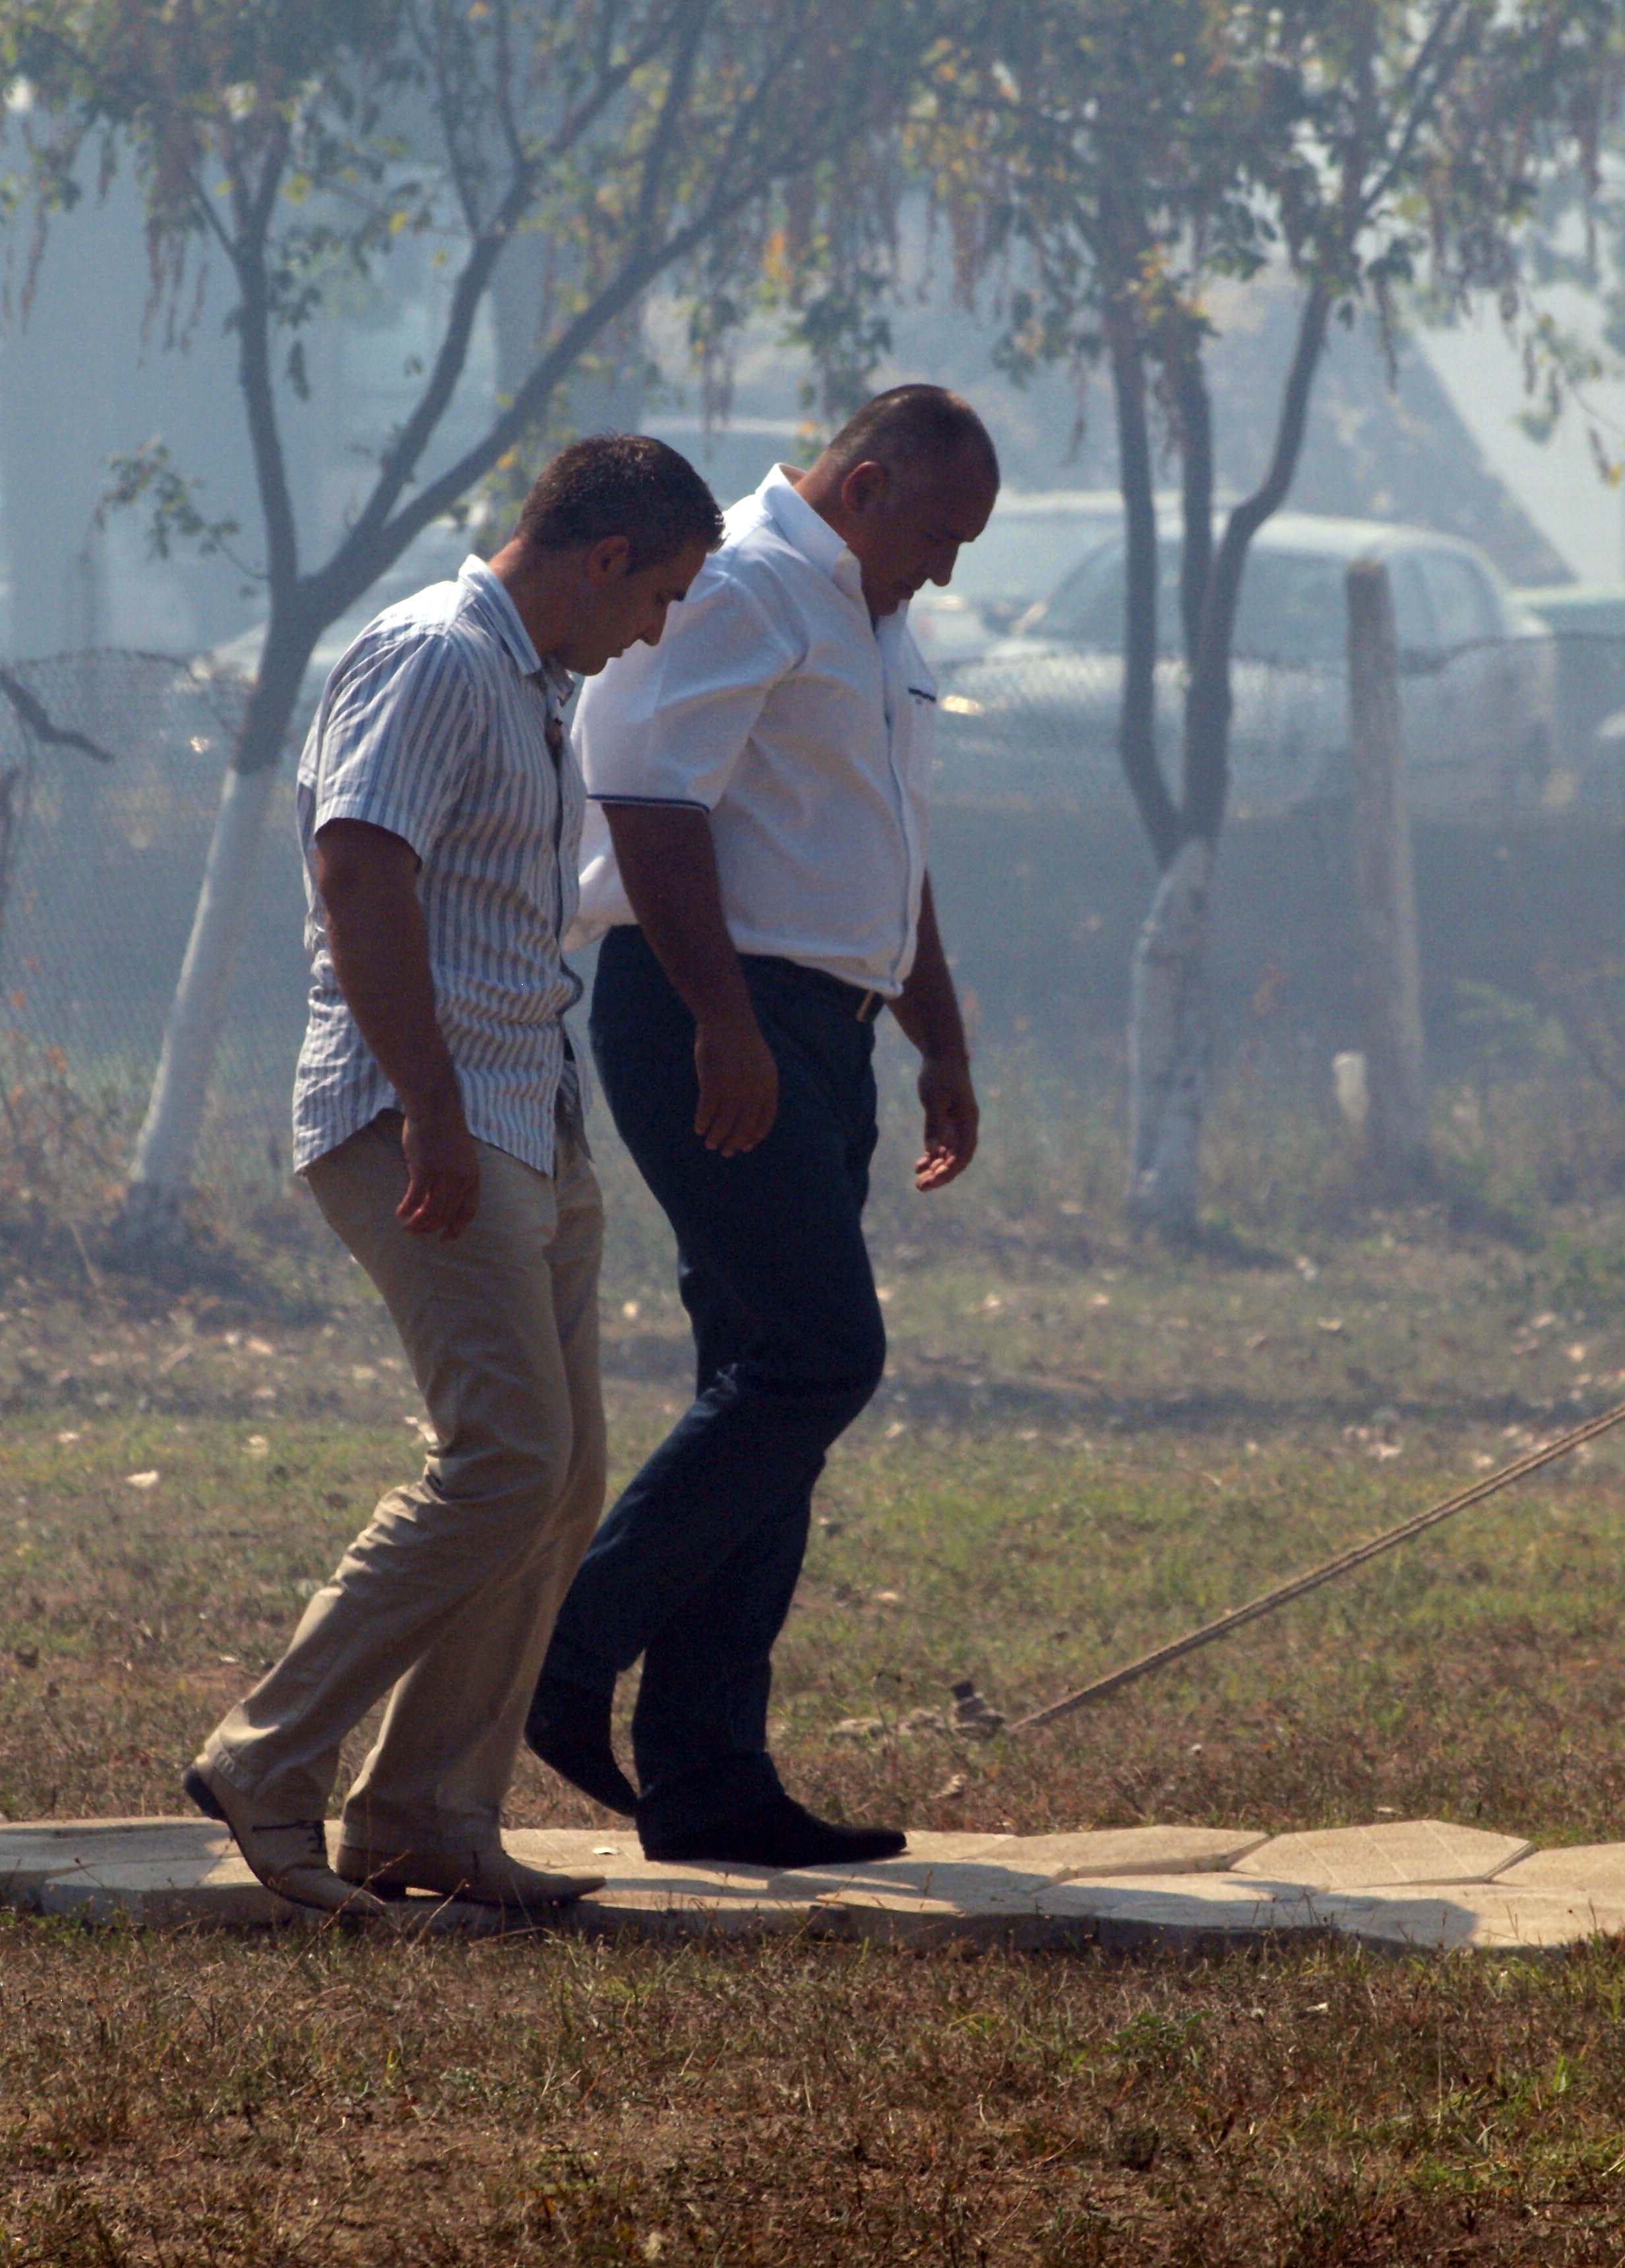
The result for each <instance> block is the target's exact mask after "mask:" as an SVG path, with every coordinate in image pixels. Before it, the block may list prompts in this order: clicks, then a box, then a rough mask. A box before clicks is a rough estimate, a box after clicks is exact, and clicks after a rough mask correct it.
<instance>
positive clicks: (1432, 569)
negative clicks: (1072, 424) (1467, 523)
mask: <svg viewBox="0 0 1625 2268" xmlns="http://www.w3.org/2000/svg"><path fill="white" fill-rule="evenodd" d="M1179 555H1180V541H1179V528H1178V519H1176V518H1174V517H1173V516H1171V515H1168V514H1164V515H1163V518H1162V520H1161V534H1160V541H1159V586H1160V587H1159V593H1158V609H1157V611H1158V630H1159V644H1160V648H1161V652H1160V657H1159V659H1158V662H1157V666H1156V676H1157V733H1158V745H1159V747H1160V749H1161V752H1162V755H1163V760H1164V762H1170V761H1171V760H1172V759H1174V758H1175V756H1176V755H1177V751H1178V745H1179V737H1180V732H1181V728H1182V723H1183V711H1184V697H1183V689H1184V678H1185V667H1184V663H1183V661H1182V659H1180V657H1179V653H1178V639H1179V605H1178V578H1179ZM1369 557H1376V558H1379V559H1382V560H1384V561H1385V562H1386V563H1387V566H1388V570H1389V574H1390V577H1391V578H1392V591H1393V601H1394V615H1395V625H1396V630H1397V633H1398V641H1399V646H1400V706H1401V712H1402V717H1403V722H1404V730H1405V738H1406V747H1407V757H1408V772H1409V778H1410V782H1411V791H1412V794H1411V799H1412V804H1413V807H1414V808H1415V809H1417V810H1419V811H1422V812H1440V813H1444V812H1449V813H1460V812H1467V811H1474V810H1480V811H1481V810H1487V809H1489V808H1494V807H1497V806H1503V805H1504V804H1505V803H1507V802H1508V801H1518V802H1534V801H1538V800H1539V799H1540V797H1541V795H1542V793H1543V792H1544V791H1545V789H1546V786H1547V779H1548V776H1549V774H1550V771H1551V768H1552V762H1553V756H1554V750H1555V692H1554V680H1553V658H1552V644H1551V639H1550V637H1549V635H1548V634H1547V631H1546V630H1545V628H1544V626H1543V625H1542V624H1541V623H1540V622H1539V621H1538V620H1537V619H1536V618H1535V617H1534V616H1533V615H1531V614H1529V613H1528V612H1527V611H1526V610H1525V609H1524V608H1520V607H1519V606H1518V604H1517V602H1516V600H1514V599H1513V597H1512V594H1511V592H1510V591H1509V590H1508V589H1507V588H1506V585H1504V584H1503V581H1502V579H1501V578H1500V576H1499V575H1498V574H1497V573H1496V570H1495V568H1494V567H1493V566H1492V565H1491V563H1490V562H1489V561H1488V559H1487V558H1486V557H1485V556H1484V555H1483V554H1482V553H1481V551H1479V550H1478V549H1476V548H1475V547H1474V545H1472V544H1469V543H1463V542H1459V541H1456V540H1455V539H1454V538H1453V537H1450V536H1444V535H1438V534H1433V533H1432V532H1430V531H1429V530H1428V529H1426V528H1420V527H1400V526H1395V525H1391V524H1389V523H1387V522H1381V521H1375V520H1349V519H1320V518H1318V517H1316V516H1314V515H1311V514H1308V513H1282V514H1280V515H1278V516H1277V517H1276V518H1275V519H1273V520H1270V521H1268V522H1267V524H1266V526H1265V527H1263V528H1262V529H1261V530H1260V532H1259V535H1258V536H1257V538H1256V539H1255V540H1254V542H1253V545H1252V552H1251V555H1250V556H1249V559H1248V563H1247V567H1246V571H1245V577H1244V579H1243V585H1242V592H1241V599H1240V604H1239V607H1238V610H1237V623H1236V637H1235V644H1234V662H1233V667H1232V690H1233V696H1234V711H1233V718H1232V723H1231V729H1230V768H1231V778H1232V794H1233V799H1234V804H1235V806H1237V808H1239V809H1244V810H1247V809H1250V810H1252V811H1255V812H1259V813H1263V812H1270V811H1276V812H1278V811H1284V810H1290V809H1293V808H1296V807H1299V806H1306V805H1313V804H1316V803H1321V802H1325V801H1327V800H1328V799H1333V798H1336V797H1339V796H1341V795H1343V794H1346V793H1347V792H1348V682H1347V680H1348V663H1347V655H1346V602H1345V596H1344V576H1345V573H1346V571H1347V569H1348V564H1349V562H1350V561H1351V560H1354V559H1358V558H1369ZM1123 580H1124V556H1123V542H1122V538H1121V535H1120V534H1113V535H1112V536H1111V537H1109V538H1108V539H1107V540H1106V541H1104V542H1102V543H1100V544H1097V546H1096V548H1095V549H1094V550H1093V551H1091V552H1090V553H1089V556H1088V557H1087V558H1085V559H1084V560H1083V561H1082V563H1080V564H1079V565H1078V566H1076V567H1075V568H1074V569H1073V571H1071V573H1070V574H1068V575H1067V577H1066V578H1065V579H1064V580H1063V581H1062V582H1061V583H1060V585H1059V587H1058V588H1057V589H1056V590H1055V591H1054V592H1053V594H1052V595H1051V596H1050V597H1048V598H1047V599H1045V600H1042V601H1040V602H1039V603H1038V605H1036V606H1035V607H1033V608H1031V609H1030V611H1029V612H1028V614H1027V615H1025V616H1023V619H1022V620H1021V621H1020V622H1019V623H1018V624H1017V625H1016V630H1015V632H1014V634H1013V635H1012V636H1010V637H1007V638H1003V639H1000V640H998V641H996V642H995V643H994V644H993V645H992V646H991V647H990V648H989V650H988V651H987V652H986V654H985V655H984V656H982V657H981V658H980V659H977V660H974V661H970V662H967V663H966V664H964V666H962V667H960V668H958V669H957V670H956V671H955V672H954V673H953V674H952V678H951V682H950V683H949V686H948V689H947V690H946V691H945V693H944V694H943V696H942V702H941V710H942V725H943V729H942V733H940V734H939V748H940V751H941V755H940V767H941V774H942V786H943V787H944V788H945V789H946V790H948V791H949V792H957V793H989V792H991V793H995V794H997V793H1009V792H1018V793H1024V794H1030V795H1032V794H1036V795H1042V794H1046V793H1048V794H1053V793H1055V792H1064V793H1071V794H1081V795H1082V796H1083V797H1085V798H1086V799H1097V798H1100V797H1111V798H1117V797H1119V796H1122V795H1123V794H1125V793H1126V790H1125V789H1124V787H1123V784H1122V778H1121V771H1120V767H1119V762H1118V755H1117V726H1118V711H1119V702H1120V697H1121V689H1122V646H1123Z"/></svg>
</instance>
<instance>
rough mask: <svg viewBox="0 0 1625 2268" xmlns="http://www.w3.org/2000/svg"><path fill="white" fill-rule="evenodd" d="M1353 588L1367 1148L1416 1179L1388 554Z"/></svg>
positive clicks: (1407, 864) (1385, 1169) (1408, 895)
mask: <svg viewBox="0 0 1625 2268" xmlns="http://www.w3.org/2000/svg"><path fill="white" fill-rule="evenodd" d="M1346 588H1347V593H1348V724H1349V756H1350V763H1351V767H1352V770H1353V774H1354V874H1355V902H1356V906H1357V909H1358V914H1357V919H1358V954H1359V961H1358V992H1359V998H1360V1005H1361V1012H1362V1015H1363V1022H1364V1039H1365V1058H1366V1079H1367V1091H1368V1094H1369V1098H1370V1100H1369V1104H1368V1111H1367V1117H1366V1132H1365V1142H1366V1150H1367V1153H1368V1155H1369V1157H1370V1162H1371V1164H1372V1165H1373V1166H1374V1167H1376V1169H1377V1171H1378V1173H1379V1174H1380V1175H1382V1176H1383V1178H1384V1179H1385V1180H1386V1181H1388V1182H1393V1183H1396V1184H1405V1183H1414V1182H1417V1181H1419V1180H1423V1179H1425V1178H1426V1176H1427V1173H1428V1164H1429V1160H1428V1130H1427V1092H1426V1074H1425V1068H1424V1059H1423V1049H1422V969H1421V961H1420V957H1419V955H1418V952H1417V946H1416V882H1415V875H1414V870H1413V866H1412V860H1411V828H1410V814H1409V811H1408V809H1407V803H1406V793H1405V747H1404V740H1403V736H1402V734H1401V731H1400V663H1399V649H1398V644H1397V642H1396V639H1395V637H1394V627H1393V597H1392V592H1391V590H1390V588H1389V584H1388V571H1387V569H1386V567H1385V566H1384V564H1383V563H1382V562H1381V560H1379V559H1356V560H1354V561H1353V562H1352V563H1350V565H1349V568H1348V575H1347V578H1346Z"/></svg>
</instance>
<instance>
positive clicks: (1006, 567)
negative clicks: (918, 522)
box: [954, 505, 1116, 606]
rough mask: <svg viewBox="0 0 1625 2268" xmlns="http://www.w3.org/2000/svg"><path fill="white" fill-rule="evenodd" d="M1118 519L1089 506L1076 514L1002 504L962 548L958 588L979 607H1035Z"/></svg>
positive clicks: (957, 576)
mask: <svg viewBox="0 0 1625 2268" xmlns="http://www.w3.org/2000/svg"><path fill="white" fill-rule="evenodd" d="M1115 519H1116V514H1115V513H1112V514H1111V515H1110V516H1109V517H1108V516H1106V515H1104V514H1103V513H1100V512H1090V511H1089V510H1088V509H1087V508H1084V509H1082V510H1081V511H1079V512H1077V513H1075V514H1074V513H1072V512H1023V511H1022V510H1021V508H1020V506H1019V505H1010V506H1007V507H1005V508H1004V509H1002V510H997V509H996V510H995V511H994V512H993V518H992V519H990V520H989V521H988V523H987V526H986V527H985V528H984V529H983V531H982V533H981V534H980V535H979V536H978V537H977V539H976V541H975V542H974V543H967V544H965V545H964V546H963V548H962V549H961V550H960V553H959V560H958V564H957V566H956V567H955V569H954V589H955V590H956V591H957V593H959V594H960V596H961V597H962V598H966V599H969V600H971V603H972V605H976V606H980V605H982V604H984V603H985V602H986V601H987V600H1005V601H1007V602H1008V603H1009V604H1011V605H1012V606H1030V605H1031V604H1032V602H1033V600H1035V599H1044V598H1047V597H1048V595H1049V593H1051V592H1052V591H1053V589H1054V588H1055V585H1057V584H1058V583H1059V582H1060V579H1061V578H1062V576H1063V575H1065V574H1066V573H1067V571H1068V570H1069V569H1071V568H1074V567H1075V566H1076V565H1077V563H1078V562H1079V560H1080V559H1082V557H1083V556H1084V555H1085V553H1086V552H1088V551H1089V549H1090V547H1091V546H1092V545H1094V544H1097V543H1098V542H1099V541H1100V539H1101V537H1102V536H1103V535H1109V534H1111V533H1112V527H1113V525H1114V523H1115Z"/></svg>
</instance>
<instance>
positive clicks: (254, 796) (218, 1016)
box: [119, 624, 314, 1244]
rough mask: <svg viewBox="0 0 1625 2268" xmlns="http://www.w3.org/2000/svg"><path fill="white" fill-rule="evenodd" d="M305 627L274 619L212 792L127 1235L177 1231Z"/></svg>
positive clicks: (142, 1239) (145, 1238) (161, 1235)
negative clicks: (215, 796) (215, 797)
mask: <svg viewBox="0 0 1625 2268" xmlns="http://www.w3.org/2000/svg"><path fill="white" fill-rule="evenodd" d="M313 645H314V637H312V636H311V635H310V634H309V633H308V632H307V630H304V629H303V628H302V627H301V628H300V629H299V630H296V631H293V632H287V631H278V630H277V628H276V626H275V625H274V624H273V629H272V630H271V632H270V634H269V635H268V637H267V638H266V643H265V650H264V652H263V654H262V659H261V663H260V671H259V675H258V678H257V679H256V681H255V687H254V690H253V692H252V693H251V694H250V696H249V698H248V709H247V716H246V717H245V718H244V720H243V727H242V731H241V733H240V736H239V739H238V743H237V747H236V751H235V753H234V755H233V760H232V763H231V765H230V767H229V769H228V770H227V772H226V775H225V784H224V786H223V788H222V790H221V794H220V808H219V812H218V815H217V817H216V819H215V825H214V834H213V836H212V838H211V842H210V845H209V856H208V858H207V861H206V862H205V864H204V867H203V887H202V888H201V889H200V890H199V892H198V896H197V907H196V912H195V913H194V915H193V917H192V933H191V936H190V937H189V938H188V940H187V948H186V957H185V959H184V960H183V961H182V962H181V975H180V979H179V981H178V983H176V986H175V991H174V999H173V1000H172V1001H171V1003H170V1007H169V1015H168V1018H167V1020H166V1023H165V1026H164V1044H163V1048H162V1050H161V1052H160V1054H159V1062H158V1072H157V1076H156V1077H155V1078H154V1079H153V1082H152V1093H151V1097H150V1099H149V1101H148V1103H147V1113H146V1116H145V1118H144V1121H143V1122H142V1127H141V1132H140V1134H139V1135H138V1137H137V1142H136V1154H135V1161H134V1163H133V1165H132V1166H131V1167H130V1175H129V1187H128V1189H126V1191H125V1195H124V1206H123V1211H122V1218H121V1220H120V1224H119V1227H120V1233H121V1234H122V1237H123V1238H124V1239H125V1241H128V1242H129V1243H132V1244H144V1243H163V1242H166V1241H171V1240H173V1239H174V1237H176V1236H178V1235H179V1234H181V1233H182V1207H183V1206H184V1204H185V1201H186V1197H187V1192H188V1189H189V1188H190V1187H191V1181H192V1165H193V1160H194V1158H195V1156H196V1150H197V1138H198V1135H199V1134H200V1132H201V1131H202V1129H203V1112H204V1109H205V1108H206V1106H207V1104H208V1101H209V1081H210V1077H211V1073H212V1071H213V1069H214V1059H215V1057H216V1055H217V1054H218V1050H219V1045H220V1037H221V1034H222V1033H223V1031H224V1030H225V1012H226V1006H227V1003H228V1002H229V1000H230V998H231V989H232V977H233V973H234V970H235V968H236V963H237V954H238V951H239V948H240V946H241V944H242V940H243V933H244V932H245V930H246V928H247V921H248V908H249V903H250V901H251V898H252V895H253V888H254V878H255V870H256V868H257V866H258V865H259V856H260V843H261V841H262V837H263V835H264V832H265V814H266V813H267V812H268V811H269V809H270V802H271V796H272V793H273V791H274V789H275V786H276V782H277V762H278V759H279V758H280V756H281V755H282V749H283V743H284V740H285V739H286V737H287V732H288V726H289V724H290V723H291V721H292V716H293V711H294V707H295V704H296V703H297V701H298V698H299V686H300V684H301V682H302V681H303V679H304V674H305V670H306V667H307V665H308V663H309V659H310V654H311V650H312V647H313Z"/></svg>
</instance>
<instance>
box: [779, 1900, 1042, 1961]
mask: <svg viewBox="0 0 1625 2268" xmlns="http://www.w3.org/2000/svg"><path fill="white" fill-rule="evenodd" d="M806 1926H807V1928H808V1930H809V1933H810V1934H812V1935H814V1936H829V1937H861V1938H865V1939H868V1940H869V1941H870V1942H871V1943H874V1944H880V1945H908V1946H913V1947H917V1948H926V1947H930V1946H944V1945H963V1944H974V1945H1007V1946H1009V1947H1011V1948H1015V1949H1016V1950H1018V1951H1023V1952H1036V1951H1040V1950H1042V1949H1044V1948H1047V1947H1048V1946H1049V1945H1051V1944H1052V1943H1053V1942H1057V1941H1058V1940H1059V1938H1060V1932H1059V1931H1058V1929H1057V1927H1056V1926H1055V1924H1054V1923H1053V1922H1052V1921H1049V1920H1047V1919H1045V1917H1044V1916H1043V1915H1041V1914H1040V1913H1039V1911H1038V1894H1037V1893H1036V1892H1035V1893H1033V1894H1031V1895H1030V1896H1022V1895H1021V1894H1019V1893H1016V1894H1011V1895H1006V1896H999V1895H998V1894H997V1893H996V1892H993V1891H991V1890H983V1891H982V1892H980V1893H979V1894H974V1895H966V1896H957V1897H955V1898H945V1897H944V1898H934V1897H927V1896H921V1895H920V1894H919V1893H917V1892H914V1891H911V1890H907V1889H894V1890H883V1889H871V1888H869V1887H868V1886H866V1885H863V1884H851V1885H848V1886H846V1887H845V1888H843V1889H836V1890H827V1891H825V1893H824V1896H822V1897H820V1898H816V1899H815V1900H814V1902H813V1904H812V1905H811V1906H810V1907H809V1910H808V1913H807V1917H806Z"/></svg>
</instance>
